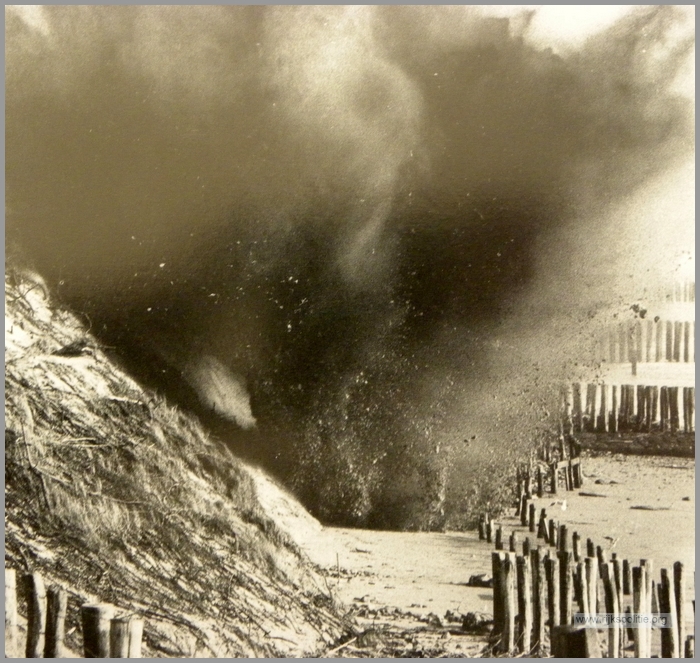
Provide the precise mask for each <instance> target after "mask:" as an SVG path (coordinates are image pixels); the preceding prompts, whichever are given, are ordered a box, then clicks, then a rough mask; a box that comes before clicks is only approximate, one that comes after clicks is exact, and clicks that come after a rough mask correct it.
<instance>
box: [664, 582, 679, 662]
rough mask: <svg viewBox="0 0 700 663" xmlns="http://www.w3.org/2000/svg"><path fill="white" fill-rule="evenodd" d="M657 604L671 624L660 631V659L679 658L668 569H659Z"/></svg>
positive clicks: (675, 618)
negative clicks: (659, 581) (659, 579)
mask: <svg viewBox="0 0 700 663" xmlns="http://www.w3.org/2000/svg"><path fill="white" fill-rule="evenodd" d="M659 603H660V605H659V611H660V612H661V613H663V614H667V615H669V620H670V622H671V623H670V624H669V625H668V626H669V627H670V628H662V629H661V658H680V648H679V642H678V617H677V614H676V597H675V592H674V589H673V581H672V580H671V578H670V577H669V573H668V569H661V583H660V584H659Z"/></svg>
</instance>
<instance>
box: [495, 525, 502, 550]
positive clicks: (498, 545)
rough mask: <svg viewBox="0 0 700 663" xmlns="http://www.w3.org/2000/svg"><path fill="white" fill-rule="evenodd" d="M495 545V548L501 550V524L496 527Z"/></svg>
mask: <svg viewBox="0 0 700 663" xmlns="http://www.w3.org/2000/svg"><path fill="white" fill-rule="evenodd" d="M495 546H496V550H503V527H501V525H499V526H498V527H497V528H496V537H495Z"/></svg>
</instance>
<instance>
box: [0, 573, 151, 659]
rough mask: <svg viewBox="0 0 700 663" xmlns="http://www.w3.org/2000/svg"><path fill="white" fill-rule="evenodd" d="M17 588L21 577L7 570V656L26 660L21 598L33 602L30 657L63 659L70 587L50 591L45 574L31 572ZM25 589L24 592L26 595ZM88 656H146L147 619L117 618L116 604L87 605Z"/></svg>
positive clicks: (29, 610) (85, 647)
mask: <svg viewBox="0 0 700 663" xmlns="http://www.w3.org/2000/svg"><path fill="white" fill-rule="evenodd" d="M21 580H22V585H21V586H20V587H18V586H17V573H16V571H15V570H14V569H8V568H5V657H6V658H21V655H20V652H19V651H18V644H19V639H18V630H17V597H18V591H17V590H18V589H19V590H20V592H19V594H20V595H22V594H23V595H24V596H25V597H26V601H27V639H26V646H25V651H24V657H25V658H63V657H64V656H65V644H64V639H65V621H66V613H67V608H68V597H67V594H66V591H65V589H63V588H61V587H57V586H52V587H49V588H48V589H46V587H45V584H44V579H43V577H42V576H41V574H40V573H36V572H35V573H27V574H25V575H24V576H23V577H22V578H21ZM22 590H23V591H22ZM80 618H81V625H82V630H83V654H84V657H85V658H141V640H142V637H143V625H144V620H143V619H142V618H140V617H137V616H134V615H127V616H115V609H114V606H111V605H109V604H104V603H98V604H86V605H83V606H81V608H80Z"/></svg>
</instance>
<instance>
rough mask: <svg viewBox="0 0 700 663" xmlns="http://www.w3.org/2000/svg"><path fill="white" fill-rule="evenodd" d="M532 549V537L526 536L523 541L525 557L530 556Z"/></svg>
mask: <svg viewBox="0 0 700 663" xmlns="http://www.w3.org/2000/svg"><path fill="white" fill-rule="evenodd" d="M531 551H532V544H531V543H530V537H529V536H526V537H525V540H524V541H523V557H529V556H530V552H531Z"/></svg>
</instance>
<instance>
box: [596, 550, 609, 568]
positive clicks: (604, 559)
mask: <svg viewBox="0 0 700 663" xmlns="http://www.w3.org/2000/svg"><path fill="white" fill-rule="evenodd" d="M595 554H596V557H597V558H598V565H599V566H600V567H602V566H603V564H607V563H608V556H607V555H606V553H605V550H603V547H602V546H596V549H595Z"/></svg>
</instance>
